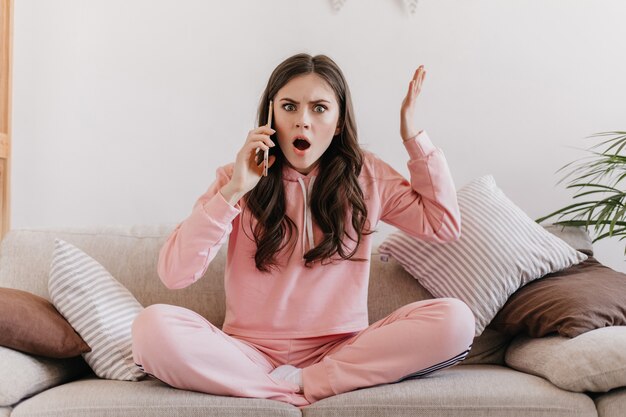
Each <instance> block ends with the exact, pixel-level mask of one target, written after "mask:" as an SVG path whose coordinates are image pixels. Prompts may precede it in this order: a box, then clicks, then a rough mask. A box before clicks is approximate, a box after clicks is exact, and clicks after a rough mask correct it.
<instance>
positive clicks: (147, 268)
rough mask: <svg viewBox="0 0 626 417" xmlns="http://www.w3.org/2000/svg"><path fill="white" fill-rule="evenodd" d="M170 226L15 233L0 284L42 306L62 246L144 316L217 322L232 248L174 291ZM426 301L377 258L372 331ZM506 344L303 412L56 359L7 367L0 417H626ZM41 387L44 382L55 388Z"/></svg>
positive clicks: (616, 399)
mask: <svg viewBox="0 0 626 417" xmlns="http://www.w3.org/2000/svg"><path fill="white" fill-rule="evenodd" d="M174 227H175V224H158V225H136V226H131V227H125V226H106V227H89V228H57V229H52V228H48V229H21V230H12V231H10V232H9V233H8V234H7V235H6V237H5V238H4V240H3V241H2V244H1V247H0V287H8V288H15V289H20V290H24V291H29V292H31V293H33V294H37V295H39V296H42V297H44V298H47V297H48V287H47V280H48V274H49V269H50V262H51V257H52V251H53V247H54V240H55V238H60V239H63V240H65V241H67V242H70V243H72V244H73V245H76V246H77V247H80V248H81V249H82V250H83V251H85V252H86V253H88V254H89V255H90V256H92V257H93V258H94V259H96V260H97V261H98V262H100V263H101V264H102V265H103V266H104V267H105V268H106V269H107V270H108V271H109V272H110V273H111V275H112V276H114V277H115V278H116V279H117V280H118V281H119V282H120V283H122V284H123V285H124V286H125V287H126V288H128V290H129V291H130V292H131V293H132V294H133V295H134V296H135V297H136V298H137V300H138V301H139V302H140V303H141V304H142V305H143V306H144V307H145V306H148V305H151V304H155V303H167V304H175V305H180V306H184V307H187V308H190V309H193V310H194V311H196V312H198V313H200V314H201V315H203V316H204V317H206V318H207V319H208V320H210V321H211V322H212V323H214V324H216V325H220V324H221V323H222V322H223V319H224V309H225V303H224V287H223V271H224V265H225V256H226V252H225V249H226V245H225V246H223V247H222V249H221V251H220V253H219V254H218V255H217V257H216V258H215V259H214V260H213V262H212V263H211V264H210V266H209V269H208V270H207V272H206V274H205V276H204V277H203V278H202V279H201V280H199V281H198V282H197V283H195V284H194V285H192V286H190V287H188V288H185V289H182V290H168V289H167V288H165V286H164V285H163V284H161V282H160V280H159V278H158V276H157V273H156V262H157V258H158V251H159V249H160V248H161V246H162V244H163V243H164V241H165V239H166V238H167V236H168V235H169V234H170V232H171V231H172V229H173V228H174ZM550 232H552V233H553V234H556V235H557V236H560V237H562V238H563V239H564V240H566V241H567V242H568V243H570V245H571V246H573V247H574V248H576V249H587V250H590V249H591V243H590V239H589V237H588V236H587V235H586V232H584V231H581V232H576V233H574V234H572V233H564V234H561V235H559V233H561V232H559V229H552V230H550ZM572 236H573V237H572ZM568 240H569V241H568ZM576 246H578V247H576ZM427 298H432V296H431V295H430V294H429V293H428V291H426V290H425V289H424V288H423V287H421V286H420V285H419V284H418V282H417V281H416V280H415V279H413V278H412V276H411V275H409V274H408V273H407V272H405V271H404V270H403V268H402V267H401V266H400V265H399V264H398V262H396V261H395V260H394V259H393V258H390V257H388V256H381V254H379V253H378V251H377V248H375V249H374V251H373V254H372V264H371V279H370V288H369V300H368V301H369V320H370V323H373V322H375V321H377V320H379V319H380V318H382V317H384V316H385V315H387V314H389V313H390V312H392V311H393V310H394V309H396V308H398V307H400V306H402V305H405V304H407V303H410V302H412V301H416V300H420V299H427ZM511 342H512V337H511V336H506V335H504V334H501V333H498V332H496V331H494V330H491V329H489V328H487V329H486V330H485V331H484V332H483V333H482V334H481V335H480V336H479V337H477V338H476V339H475V340H474V343H473V347H472V350H471V352H470V354H469V356H468V357H467V358H466V359H465V361H463V362H462V363H461V364H459V365H456V366H453V367H451V368H448V369H444V370H441V371H438V372H435V373H433V374H430V375H428V376H427V377H424V378H421V379H412V380H405V381H402V382H399V383H395V384H384V385H378V386H375V387H368V388H362V389H358V390H356V391H353V392H348V393H344V394H340V395H336V396H333V397H329V398H326V399H323V400H321V401H318V402H316V403H314V404H312V405H310V406H307V407H304V408H302V409H299V408H298V407H295V406H293V405H290V404H287V403H283V402H279V401H271V400H265V399H254V398H237V397H224V396H216V395H209V394H203V393H198V392H190V391H184V390H178V389H174V388H171V387H169V386H167V385H165V384H164V383H162V382H160V381H159V380H157V379H155V378H153V377H150V376H147V377H145V378H144V379H142V380H140V381H137V382H130V381H115V380H106V379H102V378H99V377H97V376H96V375H95V374H94V373H93V372H92V371H91V370H90V369H89V367H88V366H86V365H85V363H84V362H83V361H82V359H81V357H80V356H78V357H77V358H74V359H73V360H64V361H65V362H61V360H57V365H58V364H59V363H62V367H61V369H65V368H63V367H64V366H66V367H72V368H73V370H72V372H67V373H63V372H61V375H59V374H58V372H57V373H56V374H54V372H52V374H54V375H52V374H51V373H50V372H48V373H46V371H41V372H42V375H24V372H23V371H22V370H21V369H12V368H11V366H14V365H11V364H7V363H3V365H2V366H3V368H4V371H3V372H2V375H0V387H3V388H2V389H3V390H13V389H16V390H17V389H22V390H26V391H28V394H27V395H26V398H22V399H20V400H19V401H17V402H16V403H13V404H2V406H1V407H0V417H6V416H11V417H22V416H39V417H44V416H45V417H47V416H50V417H51V416H144V415H150V416H174V415H175V416H200V415H203V416H205V415H206V416H255V417H257V416H298V415H305V416H366V415H371V416H437V417H442V416H464V417H470V416H481V417H482V416H507V417H513V416H520V417H529V416H580V417H587V416H588V417H592V416H600V417H623V416H626V388H617V389H613V390H611V391H609V392H603V393H590V392H571V391H567V390H564V389H561V388H558V387H557V386H555V385H554V384H553V383H551V382H550V381H548V380H547V379H544V378H542V377H539V376H536V375H531V374H528V373H524V372H520V371H517V370H514V369H512V368H510V367H508V366H507V365H506V363H505V354H506V351H507V348H508V347H509V346H510V344H511ZM42 360H43V359H42ZM50 361H52V360H50ZM29 378H30V379H29ZM37 378H43V379H46V378H48V384H47V385H48V386H46V383H45V382H43V383H39V381H38V380H37ZM2 379H4V381H2ZM25 381H26V382H25ZM29 381H30V382H29ZM50 381H52V382H50ZM24 384H26V385H28V386H26V387H23V386H22V385H24ZM4 394H7V393H6V392H5V393H4ZM18 394H19V393H18ZM18 396H19V395H18ZM0 397H2V398H7V395H0ZM14 398H17V397H14ZM5 402H6V400H5Z"/></svg>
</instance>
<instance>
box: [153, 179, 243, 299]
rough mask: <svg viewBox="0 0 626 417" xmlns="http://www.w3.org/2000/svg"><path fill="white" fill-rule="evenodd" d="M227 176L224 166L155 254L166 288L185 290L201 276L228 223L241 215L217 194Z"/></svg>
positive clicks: (225, 232) (225, 236)
mask: <svg viewBox="0 0 626 417" xmlns="http://www.w3.org/2000/svg"><path fill="white" fill-rule="evenodd" d="M229 180H230V176H229V175H228V173H227V169H226V167H221V168H219V169H218V170H217V179H216V180H215V181H214V182H213V184H211V186H210V187H209V189H208V190H207V191H206V192H205V193H204V194H203V195H202V196H200V198H198V200H197V201H196V203H195V204H194V206H193V209H192V211H191V215H190V216H189V217H187V219H185V220H184V221H183V222H182V223H180V224H178V226H176V228H175V229H174V231H173V232H172V233H171V234H170V236H169V237H168V238H167V240H166V242H165V244H164V245H163V247H162V248H161V250H160V252H159V261H158V268H157V270H158V274H159V277H160V278H161V281H163V284H165V286H166V287H167V288H170V289H178V288H185V287H187V286H189V285H191V284H193V283H194V282H196V281H197V280H198V279H200V278H201V277H202V275H204V272H205V271H206V270H207V268H208V266H209V263H210V262H211V260H213V258H214V257H215V255H216V254H217V252H218V251H219V249H220V248H221V246H222V245H223V244H224V243H225V242H226V240H227V239H228V235H229V234H230V232H231V230H232V221H233V220H234V219H235V218H236V217H237V215H238V214H239V213H240V212H241V207H240V206H239V204H237V205H235V206H232V205H230V204H229V203H228V202H227V201H226V200H225V199H224V197H223V196H222V194H221V193H220V192H219V190H220V188H222V187H223V186H224V185H225V184H226V183H228V181H229Z"/></svg>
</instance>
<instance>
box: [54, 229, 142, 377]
mask: <svg viewBox="0 0 626 417" xmlns="http://www.w3.org/2000/svg"><path fill="white" fill-rule="evenodd" d="M54 243H55V249H54V254H53V257H52V264H51V267H50V277H49V280H48V291H49V293H50V299H51V301H52V303H53V304H54V306H55V307H56V309H57V310H59V312H60V313H61V314H62V315H63V316H64V317H65V319H66V320H67V321H68V322H69V323H70V324H71V325H72V327H73V328H74V329H75V330H76V331H77V332H78V334H80V336H81V337H82V338H83V340H84V341H85V342H86V343H87V344H88V345H89V346H90V347H91V352H87V353H83V358H84V359H85V361H86V362H87V364H89V366H90V367H91V369H93V371H94V372H95V373H96V375H98V376H99V377H101V378H106V379H119V380H123V381H137V380H139V379H141V378H142V377H143V376H145V374H144V373H143V372H142V371H141V370H140V369H139V367H137V365H135V363H134V361H133V355H132V343H131V325H132V323H133V320H134V319H135V317H137V314H139V312H140V311H141V310H142V309H143V307H142V306H141V304H139V302H138V301H137V300H136V299H135V297H133V295H132V294H131V293H130V292H129V291H128V290H127V289H126V288H125V287H124V286H123V285H122V284H120V283H119V282H118V281H117V280H116V279H115V278H113V277H112V276H111V274H109V272H107V270H106V269H104V267H102V265H100V264H99V263H98V262H97V261H95V260H94V259H93V258H91V257H90V256H89V255H87V254H86V253H84V252H83V251H81V250H80V249H78V248H76V247H75V246H73V245H71V244H69V243H67V242H65V241H64V240H61V239H55V241H54Z"/></svg>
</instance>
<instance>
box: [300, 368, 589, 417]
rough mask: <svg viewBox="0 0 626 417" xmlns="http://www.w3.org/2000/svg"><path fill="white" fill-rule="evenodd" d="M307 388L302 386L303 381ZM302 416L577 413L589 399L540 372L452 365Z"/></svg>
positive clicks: (336, 399)
mask: <svg viewBox="0 0 626 417" xmlns="http://www.w3.org/2000/svg"><path fill="white" fill-rule="evenodd" d="M305 389H306V387H305ZM302 414H303V416H305V417H313V416H315V417H322V416H323V417H331V416H407V417H408V416H420V417H430V416H432V417H447V416H450V417H452V416H454V417H461V416H462V417H489V416H494V417H501V416H504V415H506V416H507V417H516V416H519V417H540V416H541V417H543V416H545V417H582V416H589V417H592V416H594V417H595V416H596V415H597V414H596V407H595V404H594V402H593V400H592V399H591V398H590V397H588V396H587V395H585V394H580V393H573V392H569V391H563V390H561V389H559V388H557V387H555V386H554V385H552V384H551V383H550V382H548V381H546V380H545V379H543V378H539V377H536V376H533V375H528V374H524V373H521V372H518V371H515V370H513V369H510V368H506V367H503V366H498V365H465V366H454V367H452V368H448V369H444V370H441V371H439V372H436V373H433V374H430V375H429V376H428V377H425V378H422V379H414V380H406V381H402V382H400V383H396V384H384V385H378V386H375V387H369V388H362V389H359V390H356V391H352V392H347V393H344V394H340V395H336V396H333V397H328V398H325V399H323V400H320V401H318V402H316V403H314V404H312V405H310V406H307V407H304V408H303V409H302Z"/></svg>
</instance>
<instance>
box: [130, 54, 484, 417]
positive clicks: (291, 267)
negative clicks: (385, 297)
mask: <svg viewBox="0 0 626 417" xmlns="http://www.w3.org/2000/svg"><path fill="white" fill-rule="evenodd" d="M424 76H425V71H424V68H423V66H420V67H419V68H418V69H417V70H416V72H415V74H414V76H413V79H412V80H411V82H410V83H409V86H408V91H407V95H406V97H405V99H404V101H403V103H402V107H401V129H400V130H401V132H400V133H401V137H402V139H403V144H404V146H405V148H406V150H407V153H408V156H409V161H408V168H409V171H410V176H411V181H410V182H409V181H407V180H406V179H405V178H403V177H402V176H401V175H400V174H399V173H398V172H396V171H395V170H394V169H393V168H391V167H390V166H389V165H388V164H386V163H385V162H383V161H382V160H380V159H379V158H377V157H376V156H375V155H374V154H372V153H370V152H367V151H364V150H362V149H361V148H360V147H359V144H358V141H357V131H356V124H355V121H354V112H353V109H352V100H351V97H350V91H349V89H348V85H347V83H346V81H345V78H344V76H343V74H342V72H341V70H340V69H339V67H338V66H337V65H336V64H335V63H334V62H333V61H332V60H331V59H330V58H328V57H327V56H324V55H318V56H315V57H312V56H310V55H307V54H297V55H294V56H292V57H290V58H288V59H286V60H285V61H284V62H282V63H281V64H280V65H278V67H276V69H275V70H274V71H273V73H272V74H271V76H270V79H269V81H268V83H267V87H266V89H265V91H264V93H263V96H262V98H261V102H260V105H259V112H258V113H259V127H258V128H256V129H253V130H251V131H250V132H249V134H248V137H247V138H246V141H245V142H244V144H243V146H242V148H241V150H240V151H239V152H238V153H237V156H236V159H235V162H234V163H231V164H229V165H226V166H224V167H220V168H219V169H218V170H217V178H216V180H215V181H214V182H213V184H211V186H210V187H209V189H208V191H207V192H206V193H204V194H203V195H202V196H200V198H199V199H198V200H197V201H196V203H195V205H194V207H193V210H192V213H191V215H190V216H189V217H188V218H187V219H186V220H184V221H183V222H182V223H180V224H179V225H178V226H177V227H176V228H175V230H174V231H173V232H172V234H171V235H170V236H169V238H168V239H167V241H166V243H165V244H164V246H163V248H162V249H161V252H160V255H159V263H158V273H159V276H160V278H161V280H162V281H163V283H164V284H165V285H166V286H167V287H168V288H172V289H175V288H183V287H186V286H188V285H191V284H192V283H194V282H195V281H196V280H198V279H199V278H200V277H202V276H203V274H204V272H205V271H206V269H207V267H208V265H209V263H210V262H211V260H212V259H213V258H214V257H215V255H216V254H217V252H218V250H219V249H220V247H221V246H222V245H223V244H224V243H226V242H228V254H227V263H226V271H225V291H226V317H225V321H224V325H223V327H222V329H221V330H220V329H219V328H217V327H216V326H214V325H213V324H211V323H210V322H208V321H207V320H205V319H204V318H203V317H201V316H200V315H198V314H196V313H194V312H192V311H190V310H188V309H185V308H182V307H177V306H171V305H164V304H157V305H152V306H149V307H148V308H146V309H145V310H144V311H143V312H142V313H141V314H140V315H139V316H138V317H137V319H136V320H135V322H134V323H133V329H132V334H133V355H134V359H135V362H136V363H137V364H138V366H140V367H142V369H144V370H145V371H146V372H147V373H150V374H152V375H154V376H155V377H157V378H159V379H161V380H162V381H164V382H165V383H167V384H170V385H172V386H174V387H178V388H182V389H189V390H194V391H200V392H206V393H212V394H219V395H231V396H240V397H255V398H268V399H274V400H279V401H285V402H289V403H291V404H294V405H296V406H299V407H302V406H306V405H308V404H311V403H313V402H315V401H318V400H320V399H322V398H325V397H328V396H331V395H335V394H339V393H343V392H347V391H351V390H355V389H358V388H363V387H368V386H373V385H378V384H384V383H393V382H398V381H400V380H403V379H407V378H415V377H419V376H422V375H425V374H428V373H430V372H433V371H435V370H437V369H441V368H444V367H448V366H451V365H454V364H456V363H458V362H460V361H461V360H463V359H464V358H465V356H466V355H467V353H468V351H469V348H470V347H471V343H472V340H473V335H474V317H473V315H472V313H471V311H470V310H469V308H468V307H467V306H466V305H465V304H464V303H463V302H462V301H460V300H457V299H453V298H442V299H433V300H425V301H418V302H414V303H411V304H408V305H406V306H403V307H402V308H400V309H398V310H396V311H395V312H393V313H392V314H390V315H389V316H387V317H386V318H384V319H382V320H380V321H378V322H376V323H374V324H372V325H368V311H367V289H368V280H369V260H370V253H371V248H372V239H371V234H372V232H373V230H374V229H375V227H376V226H377V224H378V222H379V221H380V220H382V221H384V222H386V223H389V224H392V225H394V226H396V227H398V228H399V229H402V230H404V231H405V232H407V233H409V234H411V235H413V236H415V237H417V238H420V239H427V240H430V241H433V242H442V243H443V242H447V241H452V240H455V239H457V238H458V236H459V235H460V229H461V225H460V212H459V207H458V204H457V199H456V190H455V186H454V183H453V180H452V177H451V175H450V172H449V169H448V166H447V163H446V160H445V158H444V155H443V152H442V151H441V150H440V149H438V148H436V147H435V146H434V145H433V144H432V142H431V141H430V139H429V138H428V136H427V134H426V132H425V131H418V130H417V129H416V128H415V125H414V122H415V101H416V98H417V97H418V95H419V93H420V90H421V85H422V82H423V80H424ZM270 103H272V106H273V107H272V108H271V109H272V110H273V113H274V123H273V124H272V126H273V128H272V126H270V125H266V122H267V120H268V105H269V104H270ZM266 149H267V150H269V151H270V156H269V159H268V171H267V176H264V175H263V172H264V166H263V162H261V163H258V160H257V157H256V152H257V150H260V151H265V150H266Z"/></svg>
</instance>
